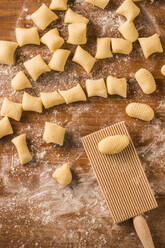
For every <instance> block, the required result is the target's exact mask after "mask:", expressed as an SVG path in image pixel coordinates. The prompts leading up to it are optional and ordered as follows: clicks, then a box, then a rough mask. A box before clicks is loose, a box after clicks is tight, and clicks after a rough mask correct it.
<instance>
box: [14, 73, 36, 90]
mask: <svg viewBox="0 0 165 248" xmlns="http://www.w3.org/2000/svg"><path fill="white" fill-rule="evenodd" d="M11 87H12V88H13V89H14V90H23V89H26V88H32V85H31V83H30V81H29V79H28V78H27V77H26V75H25V73H24V72H23V71H20V72H18V73H17V74H16V75H15V77H14V78H13V79H12V81H11Z"/></svg>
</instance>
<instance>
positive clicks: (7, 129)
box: [0, 116, 13, 139]
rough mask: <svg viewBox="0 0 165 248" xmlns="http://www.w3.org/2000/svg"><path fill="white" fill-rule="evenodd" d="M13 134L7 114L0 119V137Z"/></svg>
mask: <svg viewBox="0 0 165 248" xmlns="http://www.w3.org/2000/svg"><path fill="white" fill-rule="evenodd" d="M9 134H13V129H12V126H11V124H10V121H9V119H8V117H7V116H5V117H4V118H3V119H1V120H0V139H1V138H3V137H5V136H7V135H9Z"/></svg>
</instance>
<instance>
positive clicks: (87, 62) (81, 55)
mask: <svg viewBox="0 0 165 248" xmlns="http://www.w3.org/2000/svg"><path fill="white" fill-rule="evenodd" d="M72 61H73V62H76V63H78V64H79V65H81V66H82V67H83V68H84V70H85V71H86V72H87V73H89V72H90V71H91V70H92V68H93V66H94V64H95V62H96V59H95V58H94V57H93V56H92V55H90V54H89V53H88V52H87V51H85V50H84V49H82V48H81V47H80V46H78V47H77V48H76V51H75V54H74V57H73V59H72Z"/></svg>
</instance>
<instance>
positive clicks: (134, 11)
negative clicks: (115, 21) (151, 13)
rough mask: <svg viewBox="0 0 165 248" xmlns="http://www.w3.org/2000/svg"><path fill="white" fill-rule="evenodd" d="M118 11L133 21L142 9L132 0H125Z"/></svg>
mask: <svg viewBox="0 0 165 248" xmlns="http://www.w3.org/2000/svg"><path fill="white" fill-rule="evenodd" d="M116 13H117V14H120V15H123V16H125V17H126V18H127V20H128V21H133V20H134V19H135V18H136V17H137V16H138V15H139V13H140V9H139V8H138V7H137V6H136V4H134V2H133V1H132V0H125V1H124V2H123V3H122V4H121V5H120V7H119V8H118V9H117V11H116Z"/></svg>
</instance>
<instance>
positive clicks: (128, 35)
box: [119, 21, 139, 42]
mask: <svg viewBox="0 0 165 248" xmlns="http://www.w3.org/2000/svg"><path fill="white" fill-rule="evenodd" d="M119 31H120V33H121V34H122V35H123V37H124V38H125V39H126V40H129V41H131V42H135V41H136V40H137V39H138V37H139V34H138V31H137V29H136V27H135V25H134V23H133V22H132V21H126V22H124V23H123V24H122V25H121V26H120V27H119Z"/></svg>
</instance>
